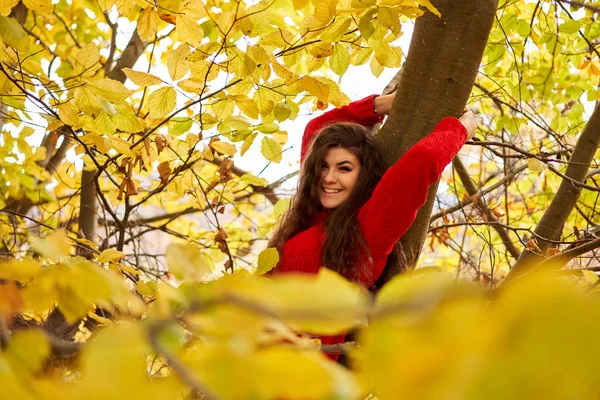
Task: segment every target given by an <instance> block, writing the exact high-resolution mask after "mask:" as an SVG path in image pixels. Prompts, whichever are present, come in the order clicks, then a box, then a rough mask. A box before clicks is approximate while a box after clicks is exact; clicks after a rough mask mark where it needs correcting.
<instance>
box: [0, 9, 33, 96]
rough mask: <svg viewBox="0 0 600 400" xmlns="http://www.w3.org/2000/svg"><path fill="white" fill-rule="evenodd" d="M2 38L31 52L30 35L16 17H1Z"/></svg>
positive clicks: (0, 30)
mask: <svg viewBox="0 0 600 400" xmlns="http://www.w3.org/2000/svg"><path fill="white" fill-rule="evenodd" d="M0 39H2V41H3V42H4V43H6V44H7V45H9V46H10V47H12V48H14V49H15V50H17V51H18V52H20V53H23V54H27V53H29V47H30V46H31V43H30V42H29V36H28V35H27V33H26V32H25V30H24V29H23V27H22V26H21V24H19V23H18V22H17V21H16V20H15V19H14V18H8V17H0ZM4 101H6V100H4Z"/></svg>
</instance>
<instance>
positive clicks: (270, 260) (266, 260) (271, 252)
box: [256, 248, 279, 275]
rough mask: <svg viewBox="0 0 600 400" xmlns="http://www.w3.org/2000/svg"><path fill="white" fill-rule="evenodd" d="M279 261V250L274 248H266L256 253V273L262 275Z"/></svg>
mask: <svg viewBox="0 0 600 400" xmlns="http://www.w3.org/2000/svg"><path fill="white" fill-rule="evenodd" d="M278 262H279V252H277V249H275V248H266V249H264V250H263V251H261V252H260V254H259V255H258V268H257V269H256V274H257V275H264V274H266V273H267V272H269V271H270V270H272V269H273V268H274V267H275V266H276V265H277V263H278Z"/></svg>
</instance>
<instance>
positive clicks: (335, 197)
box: [318, 147, 360, 209]
mask: <svg viewBox="0 0 600 400" xmlns="http://www.w3.org/2000/svg"><path fill="white" fill-rule="evenodd" d="M359 172H360V162H359V161H358V158H356V156H355V155H354V154H353V153H352V152H350V151H348V150H347V149H345V148H343V147H334V148H331V149H329V150H328V151H327V154H325V157H324V159H323V161H322V163H321V179H320V180H319V187H318V192H319V200H320V202H321V205H322V206H323V208H326V209H333V208H336V207H337V206H339V205H340V204H342V203H343V202H345V201H346V200H348V198H350V194H351V193H352V190H353V189H354V186H355V185H356V182H357V181H358V174H359Z"/></svg>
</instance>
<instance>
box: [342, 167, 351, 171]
mask: <svg viewBox="0 0 600 400" xmlns="http://www.w3.org/2000/svg"><path fill="white" fill-rule="evenodd" d="M340 171H343V172H350V171H352V170H351V169H350V168H348V167H342V168H340Z"/></svg>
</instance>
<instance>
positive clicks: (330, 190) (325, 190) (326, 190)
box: [323, 188, 342, 193]
mask: <svg viewBox="0 0 600 400" xmlns="http://www.w3.org/2000/svg"><path fill="white" fill-rule="evenodd" d="M323 191H324V192H325V193H339V192H341V191H342V189H326V188H323Z"/></svg>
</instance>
